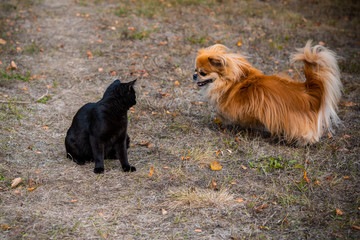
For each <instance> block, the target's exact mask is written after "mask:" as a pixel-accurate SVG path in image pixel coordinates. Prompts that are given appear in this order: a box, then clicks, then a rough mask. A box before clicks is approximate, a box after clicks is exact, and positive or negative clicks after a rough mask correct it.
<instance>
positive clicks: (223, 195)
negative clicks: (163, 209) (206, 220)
mask: <svg viewBox="0 0 360 240" xmlns="http://www.w3.org/2000/svg"><path fill="white" fill-rule="evenodd" d="M169 195H170V196H169V200H167V201H166V202H167V205H168V206H169V208H170V209H176V208H183V207H189V208H207V207H214V208H221V207H224V206H226V205H229V204H235V203H236V201H235V199H234V196H233V194H231V193H230V192H229V190H228V189H221V190H219V191H214V190H213V189H198V188H190V189H178V190H170V191H169Z"/></svg>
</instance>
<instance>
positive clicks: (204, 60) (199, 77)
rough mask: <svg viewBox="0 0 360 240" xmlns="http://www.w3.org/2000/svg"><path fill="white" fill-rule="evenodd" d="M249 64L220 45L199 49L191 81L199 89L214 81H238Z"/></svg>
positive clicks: (244, 74)
mask: <svg viewBox="0 0 360 240" xmlns="http://www.w3.org/2000/svg"><path fill="white" fill-rule="evenodd" d="M249 67H250V64H249V63H248V62H247V61H246V60H245V59H244V57H243V56H241V55H240V54H234V53H230V52H229V49H228V48H227V47H225V46H224V45H221V44H215V45H213V46H211V47H208V48H204V49H200V50H199V52H198V56H197V57H196V60H195V73H194V74H193V80H195V81H196V82H197V85H198V86H199V87H203V86H206V85H209V84H211V83H213V82H215V81H233V82H237V81H240V80H241V78H243V77H244V76H246V74H247V72H248V71H249Z"/></svg>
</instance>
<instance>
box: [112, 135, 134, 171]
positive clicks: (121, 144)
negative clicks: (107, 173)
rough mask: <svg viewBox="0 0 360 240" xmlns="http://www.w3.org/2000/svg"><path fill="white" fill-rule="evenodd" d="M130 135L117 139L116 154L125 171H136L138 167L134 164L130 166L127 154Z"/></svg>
mask: <svg viewBox="0 0 360 240" xmlns="http://www.w3.org/2000/svg"><path fill="white" fill-rule="evenodd" d="M127 139H128V137H125V139H123V140H120V141H117V143H116V147H115V149H116V156H117V158H119V160H120V163H121V167H122V169H123V170H124V172H135V171H136V168H135V167H134V166H130V164H129V162H128V156H127V145H128V143H127V141H128V140H127Z"/></svg>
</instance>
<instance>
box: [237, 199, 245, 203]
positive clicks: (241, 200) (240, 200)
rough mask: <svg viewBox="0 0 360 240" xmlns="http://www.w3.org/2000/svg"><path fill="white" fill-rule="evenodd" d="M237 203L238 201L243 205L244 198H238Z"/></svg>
mask: <svg viewBox="0 0 360 240" xmlns="http://www.w3.org/2000/svg"><path fill="white" fill-rule="evenodd" d="M236 201H238V202H239V203H241V202H243V201H244V199H242V198H238V199H237V200H236Z"/></svg>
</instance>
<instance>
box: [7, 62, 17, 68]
mask: <svg viewBox="0 0 360 240" xmlns="http://www.w3.org/2000/svg"><path fill="white" fill-rule="evenodd" d="M8 69H9V70H16V69H17V66H16V63H15V62H14V61H11V63H10V66H9V67H8Z"/></svg>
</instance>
